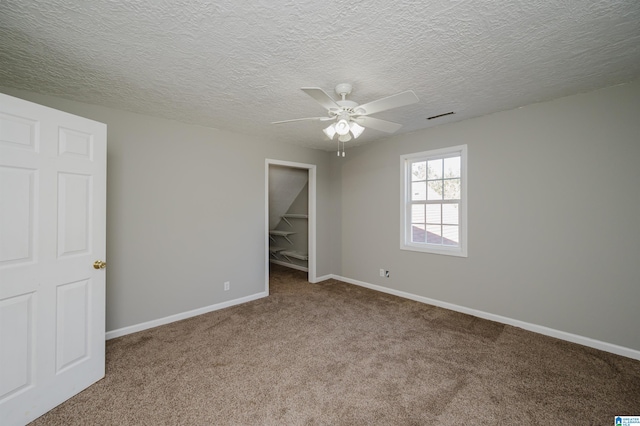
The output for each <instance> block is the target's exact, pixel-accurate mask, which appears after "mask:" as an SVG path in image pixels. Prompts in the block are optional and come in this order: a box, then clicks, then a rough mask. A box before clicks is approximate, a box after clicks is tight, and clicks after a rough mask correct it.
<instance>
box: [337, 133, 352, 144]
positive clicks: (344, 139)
mask: <svg viewBox="0 0 640 426" xmlns="http://www.w3.org/2000/svg"><path fill="white" fill-rule="evenodd" d="M338 140H339V141H340V142H347V141H350V140H351V135H350V134H349V133H347V134H346V135H340V136H338Z"/></svg>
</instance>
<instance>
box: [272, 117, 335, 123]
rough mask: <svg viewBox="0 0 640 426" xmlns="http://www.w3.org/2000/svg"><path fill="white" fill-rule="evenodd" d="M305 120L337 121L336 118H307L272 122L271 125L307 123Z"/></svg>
mask: <svg viewBox="0 0 640 426" xmlns="http://www.w3.org/2000/svg"><path fill="white" fill-rule="evenodd" d="M305 120H317V121H328V120H335V118H334V117H306V118H294V119H293V120H282V121H273V122H271V124H282V123H292V122H294V121H305Z"/></svg>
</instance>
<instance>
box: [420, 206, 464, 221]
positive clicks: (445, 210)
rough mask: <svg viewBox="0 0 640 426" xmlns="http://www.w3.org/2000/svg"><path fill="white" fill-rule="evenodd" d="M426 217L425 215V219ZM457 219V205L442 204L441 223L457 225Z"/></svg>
mask: <svg viewBox="0 0 640 426" xmlns="http://www.w3.org/2000/svg"><path fill="white" fill-rule="evenodd" d="M428 217H429V216H428V213H427V218H428ZM458 218H459V216H458V204H444V205H443V206H442V223H446V224H448V225H457V224H458Z"/></svg>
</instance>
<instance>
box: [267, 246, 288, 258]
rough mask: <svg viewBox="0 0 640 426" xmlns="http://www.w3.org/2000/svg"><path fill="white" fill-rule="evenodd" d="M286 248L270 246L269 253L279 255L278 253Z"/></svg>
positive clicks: (274, 255)
mask: <svg viewBox="0 0 640 426" xmlns="http://www.w3.org/2000/svg"><path fill="white" fill-rule="evenodd" d="M284 250H286V248H285V247H279V246H269V254H270V255H272V256H273V257H277V256H276V254H278V253H279V252H281V251H284Z"/></svg>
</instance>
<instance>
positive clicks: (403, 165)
mask: <svg viewBox="0 0 640 426" xmlns="http://www.w3.org/2000/svg"><path fill="white" fill-rule="evenodd" d="M456 154H459V155H460V204H459V206H460V207H459V211H460V219H459V226H460V244H459V245H458V246H457V247H452V246H445V245H440V244H429V243H415V242H412V241H411V205H412V202H411V167H410V166H409V165H410V164H411V163H412V162H414V161H416V160H421V161H424V160H427V161H428V160H434V159H438V158H444V157H449V156H453V155H456ZM467 181H468V179H467V145H458V146H452V147H449V148H441V149H433V150H429V151H423V152H416V153H412V154H405V155H401V156H400V249H401V250H410V251H419V252H425V253H433V254H444V255H449V256H459V257H467V195H468V194H467V193H468V189H467V188H468V186H467Z"/></svg>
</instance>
